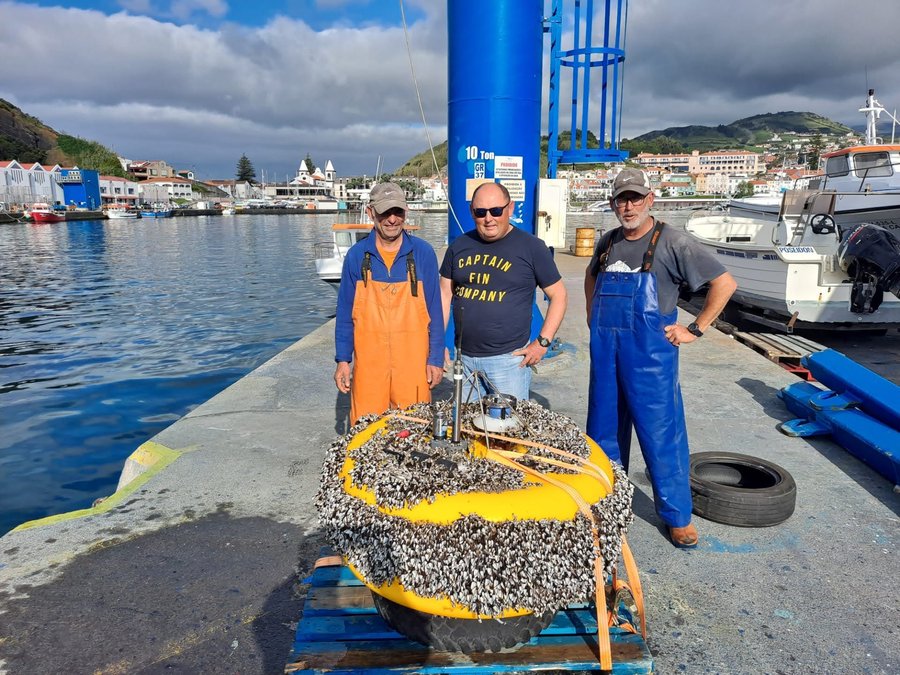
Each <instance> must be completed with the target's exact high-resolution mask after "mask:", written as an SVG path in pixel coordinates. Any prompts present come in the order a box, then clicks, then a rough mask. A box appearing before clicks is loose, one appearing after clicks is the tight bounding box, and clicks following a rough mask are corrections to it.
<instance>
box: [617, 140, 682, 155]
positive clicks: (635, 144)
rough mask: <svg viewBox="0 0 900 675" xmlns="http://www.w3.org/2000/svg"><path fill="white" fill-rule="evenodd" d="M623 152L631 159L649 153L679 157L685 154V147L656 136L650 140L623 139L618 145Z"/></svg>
mask: <svg viewBox="0 0 900 675" xmlns="http://www.w3.org/2000/svg"><path fill="white" fill-rule="evenodd" d="M619 147H621V148H622V149H623V150H628V151H629V152H630V153H631V156H632V157H635V156H637V155H638V154H639V153H641V152H649V153H650V154H651V155H680V154H682V153H684V152H685V147H684V146H683V145H682V144H681V143H679V142H678V141H676V140H675V139H674V138H670V137H669V136H656V137H655V138H653V139H651V140H643V141H642V140H638V139H628V138H626V139H624V140H623V141H622V142H621V143H620V144H619Z"/></svg>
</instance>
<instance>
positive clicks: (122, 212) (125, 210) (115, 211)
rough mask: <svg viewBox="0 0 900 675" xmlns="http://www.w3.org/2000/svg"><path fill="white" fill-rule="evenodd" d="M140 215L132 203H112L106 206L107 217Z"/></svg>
mask: <svg viewBox="0 0 900 675" xmlns="http://www.w3.org/2000/svg"><path fill="white" fill-rule="evenodd" d="M138 215H140V214H139V213H138V211H137V209H135V208H134V207H133V206H131V205H130V204H110V205H109V206H107V207H106V217H107V218H109V219H110V220H120V219H126V218H137V217H138Z"/></svg>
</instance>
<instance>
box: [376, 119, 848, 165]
mask: <svg viewBox="0 0 900 675" xmlns="http://www.w3.org/2000/svg"><path fill="white" fill-rule="evenodd" d="M786 133H799V134H819V135H822V136H833V137H834V136H845V135H846V134H848V133H853V130H852V129H851V128H850V127H847V126H845V125H843V124H840V123H839V122H835V121H833V120H830V119H828V118H827V117H822V116H821V115H817V114H815V113H811V112H779V113H765V114H762V115H753V116H752V117H745V118H744V119H740V120H737V121H736V122H732V123H731V124H720V125H718V126H714V127H708V126H701V125H696V124H695V125H690V126H684V127H669V128H667V129H659V130H655V131H648V132H647V133H645V134H641V135H640V136H636V137H635V138H630V139H629V138H626V139H623V140H622V142H621V143H620V147H621V148H622V149H623V150H628V152H629V153H630V154H631V156H632V157H634V156H635V155H637V154H638V153H640V152H649V153H652V154H674V153H682V152H691V151H692V150H699V151H700V152H707V151H710V150H726V149H734V150H750V151H759V150H760V148H761V146H762V145H763V144H765V143H769V142H770V141H771V140H772V139H773V138H774V137H775V136H776V135H783V134H786ZM569 136H570V134H569V132H568V131H563V132H561V133H560V135H559V146H560V148H562V149H566V148H568V147H569ZM547 144H548V137H547V136H542V137H541V164H540V175H541V176H545V175H546V174H547ZM599 147H600V143H599V141H598V140H597V138H596V136H594V134H593V133H592V132H590V131H588V148H599ZM434 152H435V156H436V157H437V161H438V164H439V166H440V167H441V171H442V172H444V173H446V170H447V142H446V141H444V142H443V143H441V144H440V145H438V146H436V147H435V149H434ZM579 166H581V167H582V168H591V167H593V166H597V165H579ZM434 173H435V171H434V163H433V161H432V158H431V152H430V151H427V150H426V151H425V152H422V153H420V154H418V155H416V156H415V157H413V158H412V159H410V160H409V161H408V162H406V164H404V165H403V166H402V167H400V168H399V169H398V170H397V171H396V172H394V175H396V176H409V177H416V176H419V177H424V176H432V175H434Z"/></svg>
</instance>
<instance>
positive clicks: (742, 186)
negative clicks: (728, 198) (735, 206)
mask: <svg viewBox="0 0 900 675" xmlns="http://www.w3.org/2000/svg"><path fill="white" fill-rule="evenodd" d="M752 196H753V186H752V185H750V181H747V180H742V181H741V182H740V183H738V186H737V192H735V193H734V198H735V199H742V198H743V197H752Z"/></svg>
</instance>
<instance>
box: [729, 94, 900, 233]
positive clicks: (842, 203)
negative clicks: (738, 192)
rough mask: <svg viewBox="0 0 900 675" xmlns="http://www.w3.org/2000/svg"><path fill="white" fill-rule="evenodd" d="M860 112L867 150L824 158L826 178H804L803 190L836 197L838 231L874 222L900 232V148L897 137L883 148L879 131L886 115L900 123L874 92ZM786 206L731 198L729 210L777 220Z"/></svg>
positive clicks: (771, 199) (765, 198) (767, 198)
mask: <svg viewBox="0 0 900 675" xmlns="http://www.w3.org/2000/svg"><path fill="white" fill-rule="evenodd" d="M859 110H860V112H862V113H865V114H866V135H865V141H864V143H863V145H856V146H853V147H850V148H842V149H840V150H836V151H834V152H830V153H827V154H825V155H822V159H823V160H824V161H825V171H824V173H823V174H821V175H819V176H813V177H811V178H808V179H803V181H804V183H805V185H801V186H799V187H804V188H807V189H811V190H820V191H830V192H833V193H834V194H835V203H834V213H833V217H834V220H835V223H836V224H837V225H838V226H840V227H846V226H852V225H856V224H858V223H873V224H876V225H881V226H882V227H886V228H888V229H890V230H895V231H900V173H898V171H900V144H893V138H892V143H890V144H885V143H883V142H882V140H881V139H880V138H879V137H878V135H877V132H876V123H877V121H878V117H879V116H880V115H881V114H882V113H885V114H887V115H888V116H889V117H891V119H893V120H894V122H896V121H897V120H896V118H895V117H894V116H893V115H891V114H890V113H889V112H887V111H886V110H885V109H884V107H883V106H882V105H881V104H880V103H879V102H878V101H877V100H876V99H875V90H874V89H870V90H869V95H868V98H867V99H866V105H865V106H864V107H862V108H860V109H859ZM892 136H893V135H892ZM782 202H783V195H758V196H753V197H746V198H743V199H732V200H731V201H730V202H729V203H728V210H729V211H730V212H731V213H732V214H733V215H735V216H741V217H745V216H749V217H752V218H765V219H768V220H778V218H779V216H780V213H781V210H782Z"/></svg>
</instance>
